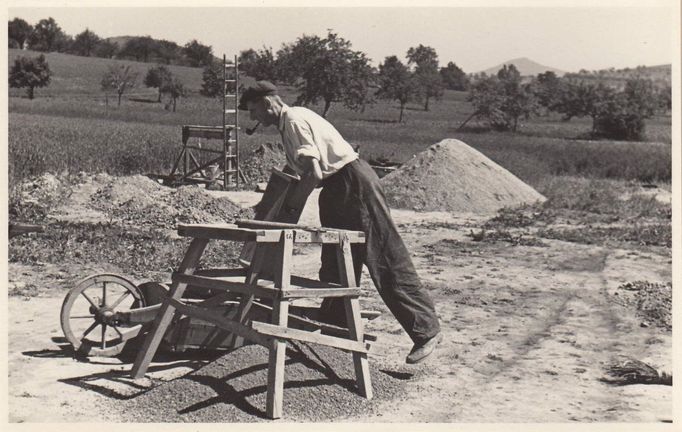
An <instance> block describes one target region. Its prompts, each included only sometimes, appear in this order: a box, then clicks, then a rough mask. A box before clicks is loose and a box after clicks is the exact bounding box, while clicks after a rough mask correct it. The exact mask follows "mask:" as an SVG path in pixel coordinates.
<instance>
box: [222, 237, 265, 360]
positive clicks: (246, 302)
mask: <svg viewBox="0 0 682 432" xmlns="http://www.w3.org/2000/svg"><path fill="white" fill-rule="evenodd" d="M253 244H256V243H253ZM265 247H266V245H262V244H261V245H258V246H257V247H256V253H255V255H254V257H253V264H252V265H251V267H249V269H248V271H247V272H246V278H245V282H246V283H247V284H248V285H249V286H255V285H257V284H258V279H259V277H260V271H261V268H262V266H263V259H264V257H265V250H264V248H265ZM253 300H254V298H253V296H251V295H249V296H245V297H244V298H242V300H241V301H240V302H239V310H238V311H237V316H236V318H235V319H236V320H237V321H238V322H239V323H241V324H244V325H246V324H247V322H248V319H247V317H248V313H249V311H250V310H251V306H252V305H253ZM230 343H231V346H232V347H233V348H238V347H240V346H242V344H243V343H244V340H243V338H241V337H239V336H238V335H234V338H233V339H232V341H231V342H230Z"/></svg>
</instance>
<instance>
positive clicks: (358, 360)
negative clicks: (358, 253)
mask: <svg viewBox="0 0 682 432" xmlns="http://www.w3.org/2000/svg"><path fill="white" fill-rule="evenodd" d="M336 260H337V263H338V266H339V280H340V282H341V284H342V285H345V286H348V287H355V286H357V283H356V280H355V270H354V267H353V256H352V254H351V249H350V241H349V240H348V237H346V236H342V237H341V238H340V241H339V245H338V246H337V249H336ZM343 301H344V305H345V310H346V323H347V324H348V333H349V335H350V337H351V339H355V340H356V341H358V342H360V341H362V340H364V336H363V330H364V329H363V325H362V318H361V317H360V301H359V300H358V299H357V298H348V297H346V298H344V299H343ZM353 366H354V367H355V380H356V383H357V386H358V391H359V392H360V394H361V395H362V396H364V397H366V398H367V399H372V381H371V377H370V374H369V360H368V359H367V353H359V352H354V353H353Z"/></svg>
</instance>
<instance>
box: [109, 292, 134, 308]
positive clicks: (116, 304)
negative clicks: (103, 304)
mask: <svg viewBox="0 0 682 432" xmlns="http://www.w3.org/2000/svg"><path fill="white" fill-rule="evenodd" d="M129 295H130V291H126V292H124V293H123V295H121V297H119V298H118V299H117V300H116V301H115V302H114V304H112V305H111V306H110V308H111V309H112V310H114V309H116V306H118V305H120V304H121V302H122V301H123V300H124V299H125V298H126V297H128V296H129Z"/></svg>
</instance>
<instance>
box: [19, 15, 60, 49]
mask: <svg viewBox="0 0 682 432" xmlns="http://www.w3.org/2000/svg"><path fill="white" fill-rule="evenodd" d="M67 40H68V37H67V36H66V34H65V33H64V32H63V31H62V29H61V27H59V25H58V24H57V22H56V21H55V20H54V18H52V17H50V18H47V19H41V20H40V21H38V24H36V25H35V27H34V28H33V32H32V33H31V35H30V36H29V38H28V46H29V48H31V49H32V50H35V51H43V52H51V51H57V49H58V48H59V47H61V48H63V47H64V45H65V42H66V41H67Z"/></svg>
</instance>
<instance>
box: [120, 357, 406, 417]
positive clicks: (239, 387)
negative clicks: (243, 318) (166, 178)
mask: <svg viewBox="0 0 682 432" xmlns="http://www.w3.org/2000/svg"><path fill="white" fill-rule="evenodd" d="M267 366H268V351H267V350H266V349H265V348H263V347H261V346H258V345H249V346H245V347H242V348H239V349H237V350H235V351H232V352H230V353H228V354H226V355H224V356H223V357H221V358H219V359H218V360H216V361H215V362H213V363H210V364H209V365H207V366H205V367H203V368H201V369H199V370H197V371H195V372H193V373H190V374H189V375H186V376H184V377H182V378H178V379H176V380H173V381H170V382H168V383H165V384H162V385H160V386H159V387H156V388H154V389H152V390H150V391H148V392H146V393H144V394H142V395H140V396H138V397H135V398H133V399H131V400H129V401H125V402H124V403H123V406H122V407H121V408H122V413H123V416H124V421H135V422H178V421H183V422H220V423H227V422H256V421H268V419H267V418H266V417H265V399H266V387H267V386H266V383H267ZM370 370H371V372H370V373H371V377H372V387H373V390H374V399H372V400H369V401H368V400H366V399H365V398H363V397H362V396H360V395H359V394H358V393H357V392H356V390H355V387H354V385H355V372H354V370H353V361H352V356H351V354H350V353H348V352H343V351H340V350H337V349H334V348H329V347H325V346H319V345H314V346H312V345H307V344H303V343H290V344H289V345H288V349H287V360H286V368H285V383H284V405H283V410H284V420H285V421H330V420H340V419H344V418H348V417H352V416H356V415H359V414H367V413H370V412H372V410H375V409H376V408H377V405H378V402H380V401H382V400H388V399H393V398H396V397H398V396H399V395H401V394H403V393H404V389H403V385H402V383H401V380H400V379H398V378H395V377H393V376H391V375H389V374H387V373H385V372H382V371H380V370H378V369H376V368H375V367H373V366H372V365H371V362H370ZM393 375H395V376H401V377H404V378H405V379H408V378H410V377H411V375H410V374H408V373H404V372H395V373H394V374H393Z"/></svg>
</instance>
